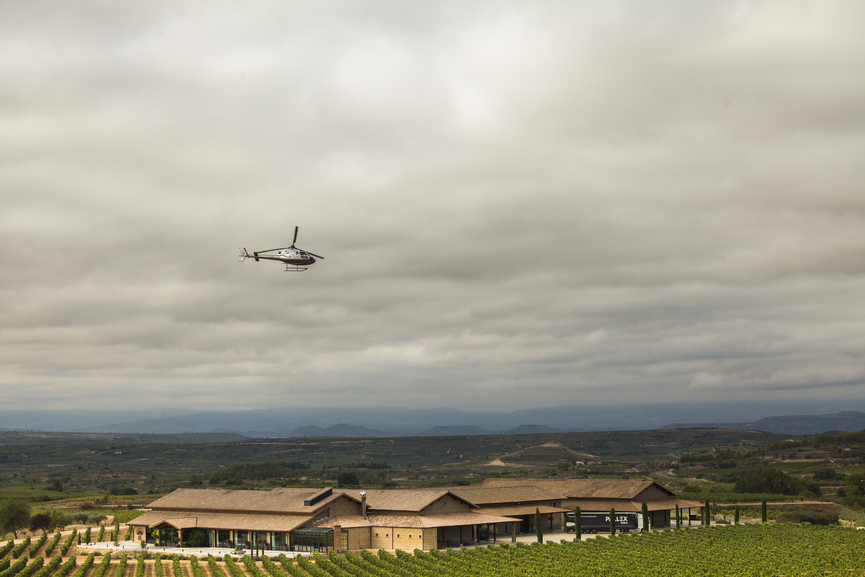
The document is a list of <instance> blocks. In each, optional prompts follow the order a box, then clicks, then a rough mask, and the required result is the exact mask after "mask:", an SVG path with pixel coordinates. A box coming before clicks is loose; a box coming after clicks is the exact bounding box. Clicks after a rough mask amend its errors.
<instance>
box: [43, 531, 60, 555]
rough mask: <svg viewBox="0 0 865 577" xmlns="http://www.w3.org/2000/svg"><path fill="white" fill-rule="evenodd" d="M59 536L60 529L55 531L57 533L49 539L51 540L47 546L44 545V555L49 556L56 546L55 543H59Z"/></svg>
mask: <svg viewBox="0 0 865 577" xmlns="http://www.w3.org/2000/svg"><path fill="white" fill-rule="evenodd" d="M60 537H61V535H60V531H57V533H55V534H54V538H53V539H51V542H50V543H48V546H47V547H45V556H46V557H50V556H51V554H52V553H53V552H54V549H56V548H57V544H58V543H60Z"/></svg>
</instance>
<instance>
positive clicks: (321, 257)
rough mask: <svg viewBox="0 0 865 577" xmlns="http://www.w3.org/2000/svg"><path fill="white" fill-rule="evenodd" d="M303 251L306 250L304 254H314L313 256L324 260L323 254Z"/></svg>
mask: <svg viewBox="0 0 865 577" xmlns="http://www.w3.org/2000/svg"><path fill="white" fill-rule="evenodd" d="M305 252H306V254H309V255H312V256H314V257H315V258H320V259H321V260H324V257H323V256H321V255H318V254H315V253H314V252H309V251H305Z"/></svg>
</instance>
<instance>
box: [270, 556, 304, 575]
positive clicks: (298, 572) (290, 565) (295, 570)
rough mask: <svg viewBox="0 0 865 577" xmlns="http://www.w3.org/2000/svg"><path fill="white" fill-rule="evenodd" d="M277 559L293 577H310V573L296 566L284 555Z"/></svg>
mask: <svg viewBox="0 0 865 577" xmlns="http://www.w3.org/2000/svg"><path fill="white" fill-rule="evenodd" d="M277 559H279V564H280V565H282V566H283V567H284V568H285V570H286V571H287V572H288V574H289V575H291V576H292V577H309V573H307V572H306V571H304V570H303V569H301V568H300V567H298V566H297V565H295V564H294V563H293V562H292V561H291V559H289V558H288V557H286V556H285V555H284V554H281V555H280V556H279V557H277Z"/></svg>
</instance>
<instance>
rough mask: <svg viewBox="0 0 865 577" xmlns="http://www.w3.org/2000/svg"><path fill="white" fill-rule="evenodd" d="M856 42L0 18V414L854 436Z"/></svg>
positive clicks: (319, 13) (730, 23) (852, 15)
mask: <svg viewBox="0 0 865 577" xmlns="http://www.w3.org/2000/svg"><path fill="white" fill-rule="evenodd" d="M863 23H865V3H863V2H861V1H860V0H851V1H849V2H844V1H832V0H827V1H820V2H812V1H808V2H799V1H795V0H778V1H767V2H747V1H743V2H733V1H731V2H694V1H691V0H687V1H681V2H650V3H647V2H643V1H637V0H635V1H632V2H629V1H624V2H573V1H568V2H508V1H492V2H468V3H467V2H401V1H393V2H375V1H363V0H361V1H351V2H349V1H345V2H327V1H315V2H294V1H285V0H273V1H269V0H262V1H250V2H212V1H207V2H157V1H153V0H147V1H143V0H141V1H138V0H132V1H128V2H107V1H106V2H86V1H76V2H63V1H56V2H41V1H38V0H27V1H24V0H5V1H3V2H0V127H2V128H0V151H2V152H0V195H2V197H0V199H2V211H0V241H2V247H3V248H2V251H0V255H2V256H0V311H2V312H0V318H2V326H0V398H2V404H3V408H4V409H12V408H21V409H23V408H28V409H29V408H35V407H39V406H46V407H52V408H84V407H86V408H109V407H115V406H123V407H124V408H148V407H160V406H162V407H165V406H168V407H171V408H173V409H189V410H197V409H222V410H232V409H247V408H262V407H277V406H304V405H308V406H313V405H315V406H320V405H322V404H331V405H339V406H358V405H371V406H375V405H385V406H411V407H435V406H452V407H455V408H465V409H484V408H487V409H500V410H509V409H520V408H529V407H542V406H550V405H558V404H569V403H589V404H598V403H600V404H603V403H618V402H629V403H633V402H643V401H713V400H721V399H723V400H737V399H740V400H743V401H747V400H757V399H762V400H766V399H778V400H791V399H802V398H832V399H841V400H844V399H850V400H851V402H854V401H855V402H857V403H858V402H859V400H861V399H863V397H865V357H863V352H865V189H863V183H865V73H863V71H865V33H863V31H865V28H863ZM295 225H298V226H300V234H299V237H298V241H297V244H298V246H300V247H303V248H305V249H308V250H310V251H313V252H315V253H317V254H320V255H323V256H324V257H325V260H323V261H319V262H318V263H316V264H315V265H313V266H312V267H311V268H310V270H308V271H306V272H304V273H286V272H283V267H282V265H280V264H279V263H275V262H259V263H256V262H253V261H251V260H250V261H246V262H244V263H239V262H238V258H237V255H238V252H237V250H238V248H237V247H238V245H240V246H243V247H246V248H247V249H249V250H250V251H253V250H264V249H268V248H273V247H283V246H287V245H289V244H291V240H292V235H293V233H294V227H295Z"/></svg>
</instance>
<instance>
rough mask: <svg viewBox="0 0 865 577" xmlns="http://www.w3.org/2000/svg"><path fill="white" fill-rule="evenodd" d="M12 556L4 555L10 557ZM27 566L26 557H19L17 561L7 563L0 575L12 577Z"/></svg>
mask: <svg viewBox="0 0 865 577" xmlns="http://www.w3.org/2000/svg"><path fill="white" fill-rule="evenodd" d="M11 558H12V557H6V559H7V560H8V559H11ZM26 566H27V557H19V558H18V560H17V561H15V562H14V563H12V564H11V565H9V566H8V567H7V568H6V569H4V570H3V571H2V572H0V577H12V576H13V575H16V574H17V573H18V572H19V571H21V570H22V569H24V567H26Z"/></svg>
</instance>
